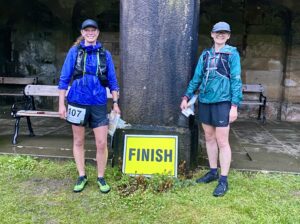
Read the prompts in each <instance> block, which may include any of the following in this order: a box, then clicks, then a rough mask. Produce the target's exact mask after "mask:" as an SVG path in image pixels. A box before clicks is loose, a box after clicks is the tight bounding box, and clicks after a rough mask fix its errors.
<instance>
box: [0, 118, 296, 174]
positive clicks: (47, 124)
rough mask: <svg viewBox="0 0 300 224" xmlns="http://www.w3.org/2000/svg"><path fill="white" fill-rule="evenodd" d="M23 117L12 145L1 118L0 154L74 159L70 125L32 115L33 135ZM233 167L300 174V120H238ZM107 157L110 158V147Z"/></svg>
mask: <svg viewBox="0 0 300 224" xmlns="http://www.w3.org/2000/svg"><path fill="white" fill-rule="evenodd" d="M26 125H27V124H26V119H22V120H21V127H20V136H19V141H18V144H17V145H15V146H14V145H12V144H11V139H12V135H13V128H14V119H0V154H21V155H32V156H39V157H48V158H51V157H55V158H73V154H72V150H71V149H72V130H71V126H70V125H69V124H68V123H66V122H64V121H62V120H60V119H57V118H46V119H40V118H33V119H32V126H33V129H34V132H35V134H36V136H34V137H29V136H28V130H27V126H26ZM199 140H200V147H199V148H202V149H201V157H200V158H199V159H200V160H199V161H201V162H200V164H199V165H204V166H207V164H208V162H207V154H206V150H205V144H204V140H203V132H202V131H200V136H199ZM230 142H231V148H232V166H231V167H232V168H236V169H242V170H267V171H284V172H293V173H300V123H290V122H279V121H267V123H266V124H265V125H263V124H261V122H259V121H256V120H239V121H237V122H235V123H233V124H232V127H231V133H230ZM85 148H86V157H87V159H89V160H94V159H95V154H96V151H95V144H94V137H93V132H92V130H91V129H87V130H86V144H85ZM109 157H110V158H111V157H112V150H110V155H109Z"/></svg>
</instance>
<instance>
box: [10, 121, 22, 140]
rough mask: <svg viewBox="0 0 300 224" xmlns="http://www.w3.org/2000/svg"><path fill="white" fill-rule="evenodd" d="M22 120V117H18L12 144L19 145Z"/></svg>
mask: <svg viewBox="0 0 300 224" xmlns="http://www.w3.org/2000/svg"><path fill="white" fill-rule="evenodd" d="M20 119H21V117H16V123H15V130H14V137H13V140H12V144H14V145H15V144H17V138H18V134H19V127H20Z"/></svg>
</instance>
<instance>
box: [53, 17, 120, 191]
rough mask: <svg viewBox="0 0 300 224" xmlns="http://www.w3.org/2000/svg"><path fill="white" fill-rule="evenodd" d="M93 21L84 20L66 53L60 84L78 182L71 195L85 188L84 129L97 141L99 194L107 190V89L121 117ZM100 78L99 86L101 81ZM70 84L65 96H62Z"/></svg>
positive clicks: (61, 107) (107, 60)
mask: <svg viewBox="0 0 300 224" xmlns="http://www.w3.org/2000/svg"><path fill="white" fill-rule="evenodd" d="M99 33H100V31H99V29H98V24H97V22H96V21H94V20H91V19H87V20H85V21H84V22H83V23H82V25H81V37H80V38H79V39H78V40H77V42H76V43H75V44H74V46H73V47H71V49H70V50H69V52H68V54H67V57H66V59H65V62H64V65H63V67H62V71H61V76H60V80H59V85H58V88H59V92H60V94H59V114H60V117H61V118H62V119H67V121H68V122H69V123H71V124H72V131H73V154H74V158H75V162H76V167H77V170H78V173H79V178H78V180H77V182H76V184H75V187H74V192H80V191H82V190H83V189H84V187H85V185H86V184H87V176H86V173H85V157H84V141H85V126H86V124H87V123H88V124H89V126H90V127H91V128H92V129H93V132H94V135H95V141H96V148H97V154H96V160H97V171H98V179H97V183H98V185H99V188H100V191H101V192H102V193H108V192H109V191H110V186H109V185H108V184H107V183H106V181H105V179H104V172H105V167H106V163H107V133H108V118H107V108H106V104H107V95H106V88H105V86H106V85H107V86H108V87H109V89H110V91H111V94H112V97H113V110H114V111H115V112H116V113H120V109H119V106H118V92H119V86H118V82H117V79H116V74H115V69H114V64H113V61H112V57H111V54H110V53H109V52H108V51H107V50H105V49H104V48H103V47H102V45H101V44H100V43H99V42H98V41H97V39H98V36H99ZM100 77H102V80H103V81H102V82H101V81H100ZM71 80H73V82H72V85H71V87H70V90H69V92H68V95H67V103H68V107H67V109H66V106H65V94H66V91H67V89H68V86H69V83H70V82H71Z"/></svg>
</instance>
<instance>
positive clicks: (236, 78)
mask: <svg viewBox="0 0 300 224" xmlns="http://www.w3.org/2000/svg"><path fill="white" fill-rule="evenodd" d="M197 89H199V101H200V102H201V103H218V102H224V101H230V102H231V104H234V105H237V106H238V105H239V104H240V102H241V101H242V99H243V95H242V81H241V63H240V56H239V53H238V51H237V49H236V48H235V47H232V46H229V45H225V46H224V47H223V48H222V49H220V51H219V52H215V50H214V48H210V49H207V50H204V51H203V52H202V54H201V56H200V58H199V60H198V64H197V67H196V70H195V73H194V76H193V79H192V80H191V81H190V83H189V85H188V87H187V90H186V92H185V96H187V97H188V98H191V97H192V96H193V95H194V92H195V91H196V90H197Z"/></svg>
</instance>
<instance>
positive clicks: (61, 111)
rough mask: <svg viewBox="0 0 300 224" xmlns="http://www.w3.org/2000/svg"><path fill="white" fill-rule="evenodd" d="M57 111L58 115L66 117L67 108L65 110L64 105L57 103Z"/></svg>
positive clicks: (62, 117)
mask: <svg viewBox="0 0 300 224" xmlns="http://www.w3.org/2000/svg"><path fill="white" fill-rule="evenodd" d="M58 113H59V117H60V118H61V119H64V120H65V119H66V117H67V110H66V106H65V105H59V108H58Z"/></svg>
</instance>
